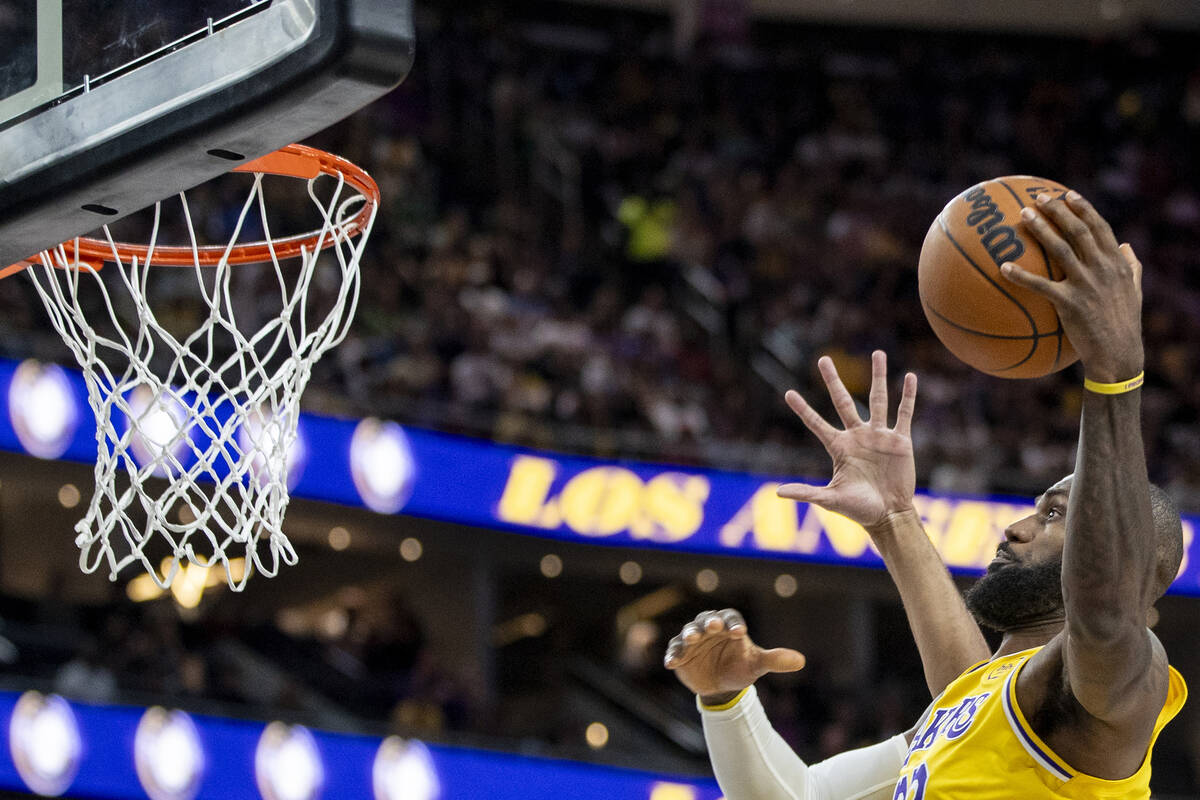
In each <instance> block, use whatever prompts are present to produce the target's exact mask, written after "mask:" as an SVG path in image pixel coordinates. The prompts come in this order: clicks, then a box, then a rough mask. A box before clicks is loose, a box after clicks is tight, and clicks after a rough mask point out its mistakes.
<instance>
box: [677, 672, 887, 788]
mask: <svg viewBox="0 0 1200 800" xmlns="http://www.w3.org/2000/svg"><path fill="white" fill-rule="evenodd" d="M696 705H697V706H698V707H699V708H700V715H701V718H702V719H703V722H704V739H705V741H706V742H707V743H708V754H709V758H710V759H711V760H712V765H713V772H715V773H716V776H717V783H719V784H720V785H721V791H723V792H724V793H725V797H726V800H892V791H893V789H894V788H895V786H896V780H897V779H898V778H899V777H900V769H901V767H902V766H903V765H904V759H905V756H906V755H907V754H908V744H907V743H906V742H905V740H904V735H903V734H899V735H897V736H893V737H892V738H891V739H888V740H887V741H885V742H880V743H879V744H875V745H871V746H870V747H863V748H861V749H859V750H850V751H848V752H845V753H841V754H839V755H836V756H834V757H833V758H830V759H827V760H825V761H822V762H821V763H819V764H813V765H812V766H811V767H810V766H808V765H807V764H805V763H804V762H803V761H801V760H800V757H799V756H798V755H796V753H795V752H794V751H793V750H792V748H791V747H789V746H788V744H787V742H785V741H784V740H783V737H781V736H780V735H779V734H778V733H777V732H776V731H775V729H774V728H772V727H771V723H770V721H769V720H768V719H767V714H766V711H764V710H763V707H762V703H761V702H760V701H759V699H758V692H756V691H755V690H754V687H753V686H751V687H750V689H749V690H748V691H747V692H746V694H744V695H743V696H742V698H741V699H740V700H738V702H737V703H735V704H734V705H733V706H732V707H730V708H728V709H724V710H721V711H711V710H708V709H706V708H704V706H702V705H700V702H699V698H697V701H696Z"/></svg>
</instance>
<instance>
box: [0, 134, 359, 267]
mask: <svg viewBox="0 0 1200 800" xmlns="http://www.w3.org/2000/svg"><path fill="white" fill-rule="evenodd" d="M233 172H251V173H260V172H261V173H266V174H270V175H282V176H284V177H289V178H299V179H303V180H309V179H312V178H315V177H317V176H318V175H321V174H324V175H330V176H332V177H335V178H336V177H338V176H339V175H340V176H342V177H343V178H344V179H345V181H346V183H348V184H349V185H350V186H352V187H354V189H355V190H356V191H358V193H359V194H360V195H361V196H362V197H363V204H362V208H360V209H359V210H358V212H357V213H356V214H355V215H354V216H353V217H351V218H350V219H349V220H347V221H346V222H344V223H342V225H341V228H342V230H343V231H344V232H345V236H346V237H351V236H357V235H359V234H360V233H362V232H363V229H364V228H365V227H366V226H367V224H368V223H369V222H370V220H371V215H372V214H373V213H374V211H375V208H376V207H377V206H378V205H379V186H378V185H377V184H376V183H375V180H374V179H373V178H372V177H371V176H370V175H368V174H367V173H366V171H365V170H363V169H362V168H361V167H359V166H358V165H356V164H354V163H352V162H350V161H347V160H346V159H344V158H342V157H341V156H335V155H333V154H332V153H327V152H325V151H324V150H318V149H316V148H315V147H308V146H307V145H302V144H289V145H287V146H286V147H282V148H280V149H279V150H276V151H275V152H274V153H268V154H267V155H265V156H263V157H262V158H257V159H255V160H253V161H248V162H246V163H245V164H242V165H241V166H239V167H235V168H234V169H233ZM321 233H322V231H319V230H318V231H313V232H312V233H302V234H297V235H295V236H287V237H284V238H280V239H275V240H273V241H271V242H267V241H260V242H252V243H250V244H243V245H235V246H233V247H229V246H228V245H215V244H212V245H199V246H197V247H195V248H192V247H191V246H190V245H189V246H180V245H158V246H156V247H154V252H153V255H154V259H153V264H154V265H155V266H169V267H190V266H194V265H196V264H200V265H201V266H215V265H216V264H219V263H221V261H222V260H224V261H228V263H230V264H261V263H263V262H267V261H271V260H272V257H274V258H276V259H279V260H281V261H282V260H285V259H289V258H295V257H296V256H299V255H300V253H301V252H302V251H308V252H312V250H313V249H314V248H315V247H316V246H317V242H318V241H319V240H320V239H321ZM338 240H339V239H338V238H337V237H334V236H330V235H326V236H325V240H324V241H323V242H322V243H321V249H325V248H328V247H331V246H333V245H334V244H335V243H336V242H337V241H338ZM62 246H63V248H64V249H65V250H66V253H67V256H68V258H70V259H71V260H72V261H75V262H80V261H82V262H84V263H85V264H87V265H89V266H90V267H91V268H92V269H98V268H99V267H98V265H100V264H102V263H104V262H110V263H111V262H114V261H115V258H114V256H116V257H119V258H121V259H122V260H123V261H129V260H132V259H133V258H137V259H138V260H139V261H142V262H144V261H145V260H146V258H147V256H149V255H150V254H151V253H150V247H149V246H148V245H144V244H130V243H127V242H115V243H110V242H108V241H106V240H104V239H91V238H88V237H85V236H81V237H79V238H77V239H72V240H70V241H67V242H63V245H62ZM226 253H228V257H226ZM26 266H28V264H14V265H13V266H11V267H8V268H7V269H5V270H0V277H5V276H7V275H8V274H11V273H12V272H18V271H20V270H21V269H23V268H25V267H26Z"/></svg>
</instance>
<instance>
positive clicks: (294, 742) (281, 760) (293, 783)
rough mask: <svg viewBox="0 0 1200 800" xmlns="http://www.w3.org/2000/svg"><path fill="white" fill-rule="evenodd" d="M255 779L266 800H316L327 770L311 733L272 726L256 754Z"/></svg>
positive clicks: (300, 729)
mask: <svg viewBox="0 0 1200 800" xmlns="http://www.w3.org/2000/svg"><path fill="white" fill-rule="evenodd" d="M254 778H255V781H256V783H257V784H258V791H259V793H260V794H261V795H262V796H263V798H264V800H316V798H317V797H319V796H320V794H321V786H322V785H323V784H324V782H325V769H324V767H323V766H322V764H321V753H320V751H319V750H317V742H316V740H315V739H313V736H312V734H311V733H309V732H308V729H307V728H305V727H303V726H302V725H285V724H284V723H282V722H272V723H271V724H270V725H268V726H267V727H266V730H264V731H263V734H262V737H261V738H259V740H258V749H257V750H256V751H255V753H254Z"/></svg>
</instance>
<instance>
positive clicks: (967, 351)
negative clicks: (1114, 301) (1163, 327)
mask: <svg viewBox="0 0 1200 800" xmlns="http://www.w3.org/2000/svg"><path fill="white" fill-rule="evenodd" d="M1066 191H1067V189H1066V187H1064V186H1062V185H1061V184H1059V183H1057V182H1055V181H1050V180H1046V179H1044V178H1034V177H1031V176H1029V175H1009V176H1006V177H1002V178H993V179H992V180H989V181H984V182H983V183H980V184H976V185H975V186H972V187H971V188H970V189H967V190H966V191H965V192H963V193H962V194H960V195H958V196H957V197H955V198H954V199H953V200H951V201H950V202H949V203H947V204H946V207H945V208H943V209H942V213H940V214H938V216H937V219H935V220H934V221H933V224H932V225H931V226H929V232H928V233H927V234H926V235H925V243H924V244H923V245H922V246H921V258H920V262H919V265H918V267H917V283H918V286H919V289H920V293H921V306H922V307H923V308H924V309H925V316H926V318H927V319H928V320H929V324H930V326H931V327H932V328H933V332H934V333H935V334H937V337H938V339H940V340H941V342H942V344H944V345H946V347H947V348H948V349H949V350H950V352H951V353H953V354H954V355H955V356H957V357H958V358H959V359H960V360H962V361H964V362H965V363H967V364H969V365H970V366H972V367H974V368H975V369H977V370H980V371H981V372H986V373H987V374H989V375H996V376H998V377H1001V378H1038V377H1041V376H1043V375H1048V374H1050V373H1051V372H1057V371H1058V370H1060V369H1063V368H1064V367H1067V366H1070V365H1071V364H1073V363H1075V360H1076V359H1077V358H1078V357H1079V356H1078V355H1077V354H1076V353H1075V349H1074V348H1073V347H1071V343H1070V342H1069V341H1068V340H1067V338H1066V335H1065V334H1064V333H1063V329H1062V324H1061V323H1060V322H1059V319H1058V313H1057V312H1056V311H1055V310H1054V306H1053V305H1051V303H1050V301H1049V300H1046V299H1045V298H1044V297H1042V296H1041V295H1039V294H1037V293H1035V292H1033V291H1031V290H1029V289H1026V288H1024V287H1021V286H1017V285H1016V284H1014V283H1011V282H1009V281H1008V280H1007V279H1005V278H1004V276H1003V275H1001V274H1000V265H1001V264H1003V263H1005V262H1006V261H1011V262H1013V263H1015V264H1017V265H1019V266H1020V267H1022V268H1023V269H1026V270H1029V271H1030V272H1032V273H1034V274H1036V275H1045V276H1048V277H1050V278H1052V279H1054V280H1061V279H1062V275H1061V274H1059V272H1058V271H1057V269H1056V267H1055V266H1054V265H1053V264H1051V262H1050V258H1049V256H1048V255H1047V253H1046V250H1045V248H1044V247H1042V245H1041V243H1040V242H1038V241H1037V240H1036V239H1035V238H1034V237H1033V236H1031V235H1029V234H1027V233H1026V232H1025V231H1024V230H1023V228H1022V226H1021V225H1020V214H1021V209H1022V208H1024V207H1025V206H1032V205H1034V203H1035V202H1036V199H1037V196H1038V195H1039V194H1041V193H1043V192H1046V193H1049V194H1051V195H1062V194H1065V193H1066Z"/></svg>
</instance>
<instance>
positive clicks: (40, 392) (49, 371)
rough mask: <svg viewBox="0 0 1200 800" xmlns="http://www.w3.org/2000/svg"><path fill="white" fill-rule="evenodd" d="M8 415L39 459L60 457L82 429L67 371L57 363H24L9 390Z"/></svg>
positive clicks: (32, 360) (27, 447) (14, 428)
mask: <svg viewBox="0 0 1200 800" xmlns="http://www.w3.org/2000/svg"><path fill="white" fill-rule="evenodd" d="M8 416H9V420H10V421H11V422H12V426H13V430H14V431H15V432H16V434H17V440H18V441H19V442H20V443H21V446H22V447H24V448H25V450H26V452H28V453H29V454H30V455H34V456H37V457H38V458H51V459H52V458H58V457H60V456H61V455H62V454H63V453H65V452H66V451H67V447H68V446H70V444H71V439H72V438H73V437H74V436H75V429H76V428H77V427H78V426H79V409H78V405H77V404H76V402H75V395H74V393H73V392H72V391H71V381H70V379H69V378H68V377H67V373H66V371H65V370H63V368H62V367H59V366H57V365H56V364H42V363H40V362H38V361H36V360H34V359H28V360H25V361H22V362H21V363H20V365H19V366H18V367H17V369H16V372H14V373H13V378H12V383H11V384H9V387H8Z"/></svg>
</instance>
